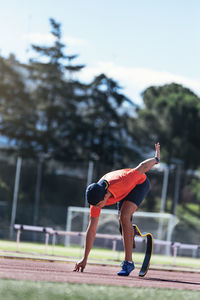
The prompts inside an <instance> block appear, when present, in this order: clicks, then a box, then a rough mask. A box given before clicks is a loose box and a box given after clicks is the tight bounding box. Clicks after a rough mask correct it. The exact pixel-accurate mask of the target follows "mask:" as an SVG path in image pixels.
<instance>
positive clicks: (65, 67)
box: [28, 19, 84, 160]
mask: <svg viewBox="0 0 200 300" xmlns="http://www.w3.org/2000/svg"><path fill="white" fill-rule="evenodd" d="M50 23H51V26H52V31H51V34H52V35H53V37H54V44H53V45H52V46H37V45H32V47H33V49H34V50H35V52H36V53H37V54H39V56H40V57H42V60H41V59H39V60H37V59H31V60H30V64H29V66H28V69H29V71H30V79H31V81H32V82H33V83H34V84H35V89H34V91H33V98H34V102H35V103H36V106H37V117H38V120H37V151H38V152H42V153H45V154H47V155H49V156H51V157H54V158H57V159H63V160H71V159H73V158H77V156H78V147H76V144H77V139H78V136H79V132H78V131H79V129H80V127H81V124H80V123H81V120H80V118H79V115H78V109H77V107H78V105H79V104H80V103H81V101H83V99H84V85H83V84H81V83H80V82H79V81H77V80H72V74H73V73H74V72H78V71H79V70H81V69H82V68H83V65H71V62H72V61H73V59H75V58H76V55H73V56H67V55H65V54H64V51H63V49H64V47H65V45H64V44H62V42H61V29H60V24H59V23H57V22H56V21H55V20H53V19H50ZM66 61H67V63H66ZM67 71H68V72H69V73H70V74H69V78H68V79H67V78H66V72H67Z"/></svg>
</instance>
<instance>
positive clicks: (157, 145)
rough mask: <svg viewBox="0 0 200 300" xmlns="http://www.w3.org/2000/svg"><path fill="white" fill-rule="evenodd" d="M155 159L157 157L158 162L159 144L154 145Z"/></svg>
mask: <svg viewBox="0 0 200 300" xmlns="http://www.w3.org/2000/svg"><path fill="white" fill-rule="evenodd" d="M155 150H156V153H155V157H157V158H158V159H159V160H160V143H157V144H155Z"/></svg>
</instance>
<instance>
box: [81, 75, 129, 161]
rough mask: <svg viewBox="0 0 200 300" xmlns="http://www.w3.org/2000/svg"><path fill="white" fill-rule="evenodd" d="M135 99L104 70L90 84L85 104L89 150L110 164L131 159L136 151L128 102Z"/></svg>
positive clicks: (84, 116)
mask: <svg viewBox="0 0 200 300" xmlns="http://www.w3.org/2000/svg"><path fill="white" fill-rule="evenodd" d="M127 103H128V104H129V106H130V107H131V106H133V103H132V102H131V101H130V100H129V99H128V98H127V97H126V96H125V95H123V94H122V93H120V86H119V85H118V83H117V82H116V81H114V80H113V79H111V78H108V77H107V76H106V75H104V74H101V75H99V76H97V77H95V78H94V80H93V81H92V82H91V83H90V84H89V85H88V89H87V100H86V103H85V107H84V108H82V117H83V119H84V123H85V131H84V134H85V143H84V148H85V152H86V153H88V157H89V156H90V155H92V156H93V157H97V158H98V159H100V161H101V162H102V163H106V164H109V165H110V166H113V165H115V167H116V165H122V164H125V163H127V162H130V161H131V158H133V155H134V154H135V151H134V149H133V147H132V139H131V136H130V134H129V132H128V126H127V118H128V114H127V112H126V111H125V109H124V104H127Z"/></svg>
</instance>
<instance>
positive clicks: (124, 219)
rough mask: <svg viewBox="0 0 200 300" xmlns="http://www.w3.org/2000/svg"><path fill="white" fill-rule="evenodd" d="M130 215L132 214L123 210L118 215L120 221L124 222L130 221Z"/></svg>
mask: <svg viewBox="0 0 200 300" xmlns="http://www.w3.org/2000/svg"><path fill="white" fill-rule="evenodd" d="M131 217H132V214H131V213H129V212H123V211H122V212H120V215H119V220H120V223H121V224H124V223H126V222H131Z"/></svg>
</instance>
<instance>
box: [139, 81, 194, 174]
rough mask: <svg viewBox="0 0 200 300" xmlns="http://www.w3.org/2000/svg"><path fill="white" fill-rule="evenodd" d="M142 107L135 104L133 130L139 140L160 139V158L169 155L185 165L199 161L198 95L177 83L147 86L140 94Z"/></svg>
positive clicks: (164, 159)
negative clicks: (135, 111)
mask: <svg viewBox="0 0 200 300" xmlns="http://www.w3.org/2000/svg"><path fill="white" fill-rule="evenodd" d="M142 96H143V101H144V107H143V108H138V110H137V118H136V119H135V120H134V122H135V123H136V122H137V132H139V133H140V135H141V136H143V138H141V143H143V144H145V143H146V144H147V143H154V142H155V141H160V143H161V145H162V161H165V162H166V163H168V164H170V163H171V162H172V159H173V158H177V159H179V160H182V161H183V162H184V165H185V167H186V168H189V167H190V168H195V169H196V168H197V167H198V166H199V165H200V156H199V147H200V135H199V132H200V99H199V97H198V96H197V95H195V94H194V93H193V92H192V91H191V90H189V89H188V88H185V87H183V86H181V85H179V84H175V83H172V84H167V85H164V86H160V87H154V86H152V87H149V88H147V89H146V90H145V91H144V92H143V94H142Z"/></svg>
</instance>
